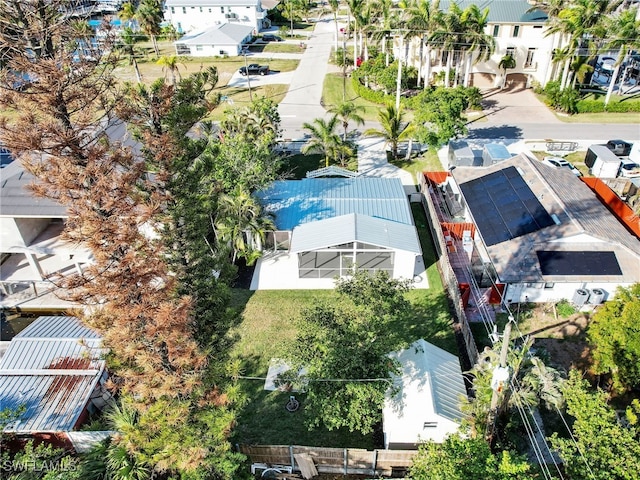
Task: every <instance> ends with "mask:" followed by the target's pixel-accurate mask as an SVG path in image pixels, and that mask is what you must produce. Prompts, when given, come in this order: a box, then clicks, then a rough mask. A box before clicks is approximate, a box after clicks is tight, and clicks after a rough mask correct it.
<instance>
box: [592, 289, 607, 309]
mask: <svg viewBox="0 0 640 480" xmlns="http://www.w3.org/2000/svg"><path fill="white" fill-rule="evenodd" d="M605 296H606V293H605V291H604V290H602V289H601V288H594V289H593V290H592V291H591V295H590V296H589V303H590V304H591V305H600V304H601V303H602V302H604V298H605Z"/></svg>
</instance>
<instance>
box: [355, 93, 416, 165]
mask: <svg viewBox="0 0 640 480" xmlns="http://www.w3.org/2000/svg"><path fill="white" fill-rule="evenodd" d="M378 121H379V122H380V127H381V129H380V130H377V129H375V128H370V129H368V130H366V131H365V132H364V135H365V137H379V138H383V139H384V141H385V143H386V144H387V145H390V146H391V153H392V155H393V159H394V160H397V159H398V143H399V142H401V141H404V140H409V139H410V138H411V135H413V132H414V130H415V128H414V126H413V125H411V122H406V123H405V122H404V113H403V111H402V108H396V107H395V106H394V105H392V104H387V106H386V107H385V108H383V109H380V112H379V113H378Z"/></svg>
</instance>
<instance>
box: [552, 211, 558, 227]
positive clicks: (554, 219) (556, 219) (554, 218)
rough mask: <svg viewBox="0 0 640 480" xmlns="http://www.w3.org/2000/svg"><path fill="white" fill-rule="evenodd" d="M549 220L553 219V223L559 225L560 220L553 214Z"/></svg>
mask: <svg viewBox="0 0 640 480" xmlns="http://www.w3.org/2000/svg"><path fill="white" fill-rule="evenodd" d="M551 218H552V219H553V221H554V222H555V224H556V225H560V219H559V218H558V216H557V215H556V214H555V213H552V214H551Z"/></svg>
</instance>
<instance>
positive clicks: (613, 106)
mask: <svg viewBox="0 0 640 480" xmlns="http://www.w3.org/2000/svg"><path fill="white" fill-rule="evenodd" d="M577 107H578V113H600V112H611V113H630V112H640V100H625V101H623V102H609V105H607V106H606V108H605V105H604V100H579V101H578V104H577Z"/></svg>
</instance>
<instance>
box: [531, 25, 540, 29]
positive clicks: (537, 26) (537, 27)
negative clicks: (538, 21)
mask: <svg viewBox="0 0 640 480" xmlns="http://www.w3.org/2000/svg"><path fill="white" fill-rule="evenodd" d="M533 28H536V29H540V28H542V25H534V26H533Z"/></svg>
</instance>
